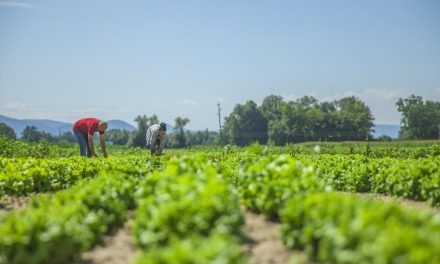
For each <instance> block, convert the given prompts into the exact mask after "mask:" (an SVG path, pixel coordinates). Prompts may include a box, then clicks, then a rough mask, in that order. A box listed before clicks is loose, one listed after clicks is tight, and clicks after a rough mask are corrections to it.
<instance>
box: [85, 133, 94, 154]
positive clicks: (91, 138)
mask: <svg viewBox="0 0 440 264" xmlns="http://www.w3.org/2000/svg"><path fill="white" fill-rule="evenodd" d="M87 139H88V140H87V141H88V142H89V148H90V152H91V154H92V156H93V157H96V153H95V147H94V146H93V135H90V134H87Z"/></svg>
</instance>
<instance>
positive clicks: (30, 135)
mask: <svg viewBox="0 0 440 264" xmlns="http://www.w3.org/2000/svg"><path fill="white" fill-rule="evenodd" d="M21 134H22V137H21V138H22V139H23V140H25V141H29V142H36V141H39V140H40V139H45V140H47V141H54V140H55V139H54V137H53V136H52V135H51V134H49V133H46V132H44V131H38V128H37V127H36V126H26V127H25V128H24V129H23V132H21Z"/></svg>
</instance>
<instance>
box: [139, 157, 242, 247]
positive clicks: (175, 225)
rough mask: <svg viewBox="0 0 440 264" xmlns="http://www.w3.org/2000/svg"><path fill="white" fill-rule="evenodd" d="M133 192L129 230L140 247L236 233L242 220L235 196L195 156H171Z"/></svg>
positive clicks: (215, 172)
mask: <svg viewBox="0 0 440 264" xmlns="http://www.w3.org/2000/svg"><path fill="white" fill-rule="evenodd" d="M138 193H139V199H138V210H137V212H136V217H135V220H134V225H133V230H134V234H135V237H136V242H137V244H138V245H139V246H140V247H142V248H144V249H147V248H149V247H153V246H161V245H162V246H163V245H167V244H168V243H169V240H170V238H171V237H177V238H184V237H186V236H188V235H192V234H197V235H202V236H210V235H212V234H214V233H222V234H238V233H239V230H240V226H241V225H242V224H243V219H242V216H241V213H240V208H239V206H238V203H237V199H236V196H235V195H234V193H232V192H231V191H230V189H229V188H228V185H226V184H225V183H224V182H223V180H222V179H221V178H220V175H218V173H217V169H216V168H214V167H212V166H210V165H209V164H207V163H206V160H205V159H203V158H202V157H200V156H196V157H192V158H189V157H187V158H185V157H184V158H181V159H180V160H171V161H170V162H169V163H168V165H167V169H166V170H165V171H163V172H157V173H154V174H153V175H151V177H150V178H149V180H147V181H146V182H145V185H143V186H142V187H141V188H140V190H139V191H138Z"/></svg>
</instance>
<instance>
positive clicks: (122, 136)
mask: <svg viewBox="0 0 440 264" xmlns="http://www.w3.org/2000/svg"><path fill="white" fill-rule="evenodd" d="M105 139H106V140H108V141H111V142H113V144H115V145H126V144H127V143H128V140H129V139H130V132H129V131H128V130H125V129H122V130H121V129H110V130H108V131H106V132H105Z"/></svg>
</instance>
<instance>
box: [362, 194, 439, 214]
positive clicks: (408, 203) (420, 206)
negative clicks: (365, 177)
mask: <svg viewBox="0 0 440 264" xmlns="http://www.w3.org/2000/svg"><path fill="white" fill-rule="evenodd" d="M356 195H358V196H360V197H367V198H370V199H375V200H379V201H383V202H391V201H393V200H395V201H396V202H397V203H399V204H400V205H402V206H405V207H407V208H410V209H416V210H424V211H429V212H431V213H435V214H437V213H440V207H432V206H430V205H429V203H428V202H423V201H414V200H409V199H406V198H402V197H393V196H387V195H383V194H377V193H356Z"/></svg>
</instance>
